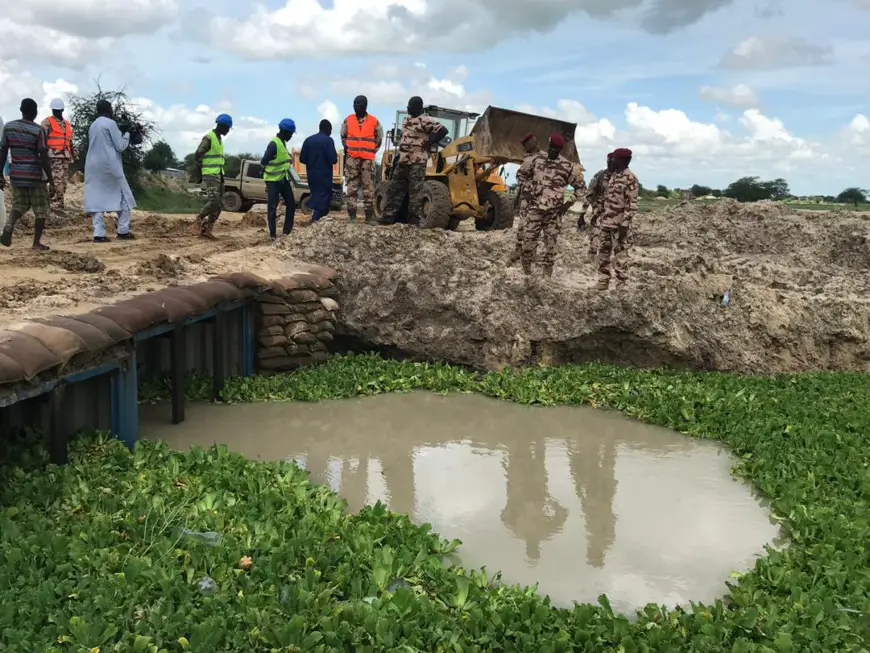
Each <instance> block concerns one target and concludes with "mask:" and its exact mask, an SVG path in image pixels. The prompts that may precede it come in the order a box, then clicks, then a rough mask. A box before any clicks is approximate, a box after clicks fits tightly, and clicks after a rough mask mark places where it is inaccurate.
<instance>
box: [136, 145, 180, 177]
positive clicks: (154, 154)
mask: <svg viewBox="0 0 870 653" xmlns="http://www.w3.org/2000/svg"><path fill="white" fill-rule="evenodd" d="M142 164H143V165H144V166H145V168H147V169H148V170H150V171H151V172H159V171H161V170H166V169H167V168H177V167H178V159H176V158H175V152H173V151H172V148H171V147H170V146H169V143H167V142H166V141H157V142H156V143H154V145H153V146H151V149H150V150H148V152H147V153H146V154H145V158H144V159H143V161H142Z"/></svg>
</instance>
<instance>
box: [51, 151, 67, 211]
mask: <svg viewBox="0 0 870 653" xmlns="http://www.w3.org/2000/svg"><path fill="white" fill-rule="evenodd" d="M48 161H49V163H50V164H51V181H52V182H53V183H54V194H53V195H52V196H51V197H50V198H49V201H50V203H51V210H52V211H54V212H55V213H57V212H60V211H63V208H64V204H63V198H64V195H66V185H67V181H68V180H69V166H70V160H69V159H65V158H63V157H59V156H54V157H51V158H49V160H48Z"/></svg>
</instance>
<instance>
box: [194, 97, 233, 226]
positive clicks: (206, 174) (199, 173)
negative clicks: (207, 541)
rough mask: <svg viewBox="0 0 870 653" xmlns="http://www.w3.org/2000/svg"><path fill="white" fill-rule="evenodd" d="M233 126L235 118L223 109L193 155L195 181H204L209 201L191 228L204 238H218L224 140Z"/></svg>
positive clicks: (203, 189) (222, 190)
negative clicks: (216, 225)
mask: <svg viewBox="0 0 870 653" xmlns="http://www.w3.org/2000/svg"><path fill="white" fill-rule="evenodd" d="M232 128H233V119H232V118H231V117H230V116H229V115H227V114H225V113H222V114H221V115H219V116H218V117H217V118H215V127H214V129H212V130H211V131H210V132H209V133H207V134H206V135H205V136H203V137H202V141H200V143H199V147H197V148H196V152H195V153H194V155H193V160H194V162H195V169H194V171H193V174H192V175H191V181H192V182H194V183H201V184H202V193H203V195H205V204H204V205H203V207H202V209H200V212H199V215H197V216H196V221H195V222H194V224H193V227H192V228H191V231H193V233H199V235H200V236H202V237H203V238H209V239H211V240H215V238H216V236H215V235H214V223H215V222H217V219H218V218H219V217H220V215H221V200H222V199H223V195H224V141H223V137H224V136H226V135H227V134H229V133H230V129H232Z"/></svg>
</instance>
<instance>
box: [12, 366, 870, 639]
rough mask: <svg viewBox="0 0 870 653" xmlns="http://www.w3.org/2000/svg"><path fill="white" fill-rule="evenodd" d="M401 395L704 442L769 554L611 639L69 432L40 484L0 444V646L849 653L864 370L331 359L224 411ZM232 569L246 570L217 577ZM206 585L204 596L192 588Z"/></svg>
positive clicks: (191, 469)
mask: <svg viewBox="0 0 870 653" xmlns="http://www.w3.org/2000/svg"><path fill="white" fill-rule="evenodd" d="M415 389H426V390H431V391H435V392H453V391H459V392H480V393H483V394H486V395H489V396H492V397H496V398H499V399H503V400H507V401H514V402H518V403H522V404H536V405H556V404H581V403H584V404H589V405H592V406H599V407H607V408H611V409H615V410H620V411H623V412H625V413H626V414H628V415H630V416H632V417H635V418H637V419H640V420H643V421H645V422H649V423H653V424H659V425H663V426H668V427H671V428H674V429H677V430H679V431H682V432H684V433H686V434H687V435H689V436H692V437H698V438H709V439H716V440H721V441H722V442H724V443H725V444H727V445H728V446H729V447H730V448H731V449H732V450H733V452H734V454H735V456H736V461H737V463H736V468H735V472H736V473H738V474H741V475H744V476H746V477H748V478H749V479H751V480H752V481H753V482H754V483H755V484H756V485H757V486H758V488H759V489H760V490H762V491H763V492H764V493H765V494H766V495H767V496H768V497H770V499H771V501H772V509H773V510H774V512H775V513H776V514H777V515H779V516H780V517H781V518H782V519H783V527H784V529H785V531H786V532H787V534H788V536H789V538H790V543H789V545H788V546H786V547H785V548H783V549H781V550H769V551H768V552H767V555H765V556H764V557H762V558H760V559H759V560H758V561H757V562H756V564H755V567H754V568H753V569H752V570H751V571H749V572H748V573H746V574H744V575H742V576H740V577H739V579H736V580H734V581H732V584H731V585H730V588H726V587H725V586H724V584H723V595H724V596H723V598H722V599H721V600H719V601H716V602H714V603H713V604H710V605H700V604H698V605H694V606H692V607H691V608H688V609H685V610H683V609H670V610H669V609H666V608H663V607H657V606H652V605H651V606H648V607H647V608H645V609H644V610H642V611H641V612H640V613H639V614H638V615H637V619H636V620H635V621H630V620H628V619H627V618H625V617H623V616H620V615H617V614H614V613H613V612H612V610H611V609H610V607H609V604H608V602H607V600H606V598H605V597H601V599H600V601H599V604H598V605H580V606H576V607H575V608H574V609H570V610H568V609H558V608H554V607H552V606H550V605H549V603H548V602H547V601H546V600H545V599H542V598H540V597H539V596H538V595H537V594H536V593H535V592H534V591H533V590H530V589H524V588H518V587H506V586H503V585H501V584H500V583H498V582H493V581H492V578H491V576H489V575H487V574H484V573H481V572H476V571H472V570H463V569H461V568H458V567H453V566H450V565H445V564H442V559H443V558H444V556H445V555H446V554H448V553H450V552H451V551H452V550H453V546H454V543H447V542H443V541H442V540H440V538H438V537H437V536H436V535H434V534H432V533H430V532H429V531H428V529H427V528H426V527H425V526H416V525H413V524H411V523H410V521H409V520H408V519H407V518H406V517H404V516H398V515H393V514H391V513H389V512H387V511H385V510H384V509H383V507H382V506H380V505H377V506H374V507H370V508H366V509H365V510H363V511H362V512H361V513H360V514H358V515H348V514H345V513H344V512H343V509H342V508H343V504H342V502H341V501H340V500H339V499H338V498H337V497H336V495H334V494H333V493H332V492H330V491H329V490H328V489H326V488H324V487H320V486H315V485H312V484H311V483H310V482H309V481H308V478H307V475H306V474H305V473H304V472H303V471H301V470H299V469H298V468H296V467H295V466H293V465H291V464H287V463H260V462H252V461H247V460H244V459H243V458H241V457H240V456H237V455H232V454H229V453H227V451H226V450H225V449H223V448H213V449H211V450H209V451H202V450H194V451H193V452H191V453H187V454H181V453H175V452H171V451H169V450H168V449H167V448H166V447H165V446H164V445H162V444H158V443H150V442H141V443H139V445H137V447H136V450H135V452H134V453H133V454H131V453H129V452H128V451H127V450H126V449H124V448H123V446H121V445H120V444H119V443H117V442H116V441H113V440H107V439H105V438H103V437H101V436H91V437H88V438H83V439H79V440H77V441H76V442H75V443H74V445H73V447H72V452H71V463H70V464H69V465H68V466H66V467H62V468H58V467H53V466H50V465H47V464H46V462H45V458H46V454H45V452H44V451H43V450H42V448H41V447H40V446H39V445H38V444H36V443H34V442H31V446H29V447H23V448H22V447H19V448H14V447H5V448H4V450H3V451H4V452H5V455H6V456H7V459H6V460H5V461H4V462H3V464H2V465H0V558H2V559H3V560H5V564H4V565H3V566H0V599H2V602H3V605H4V610H3V611H0V650H9V651H28V652H31V651H86V650H88V647H100V652H101V653H107V652H108V651H150V652H152V653H157V652H158V651H164V650H165V651H182V650H190V651H203V652H205V651H215V652H216V651H221V652H230V651H239V652H242V651H244V652H245V653H248V652H260V651H262V652H264V653H265V652H267V651H341V652H344V651H424V652H427V653H428V652H430V651H433V652H434V651H517V652H526V651H528V652H530V653H531V652H539V651H542V652H547V651H588V652H593V651H594V652H599V651H607V652H614V653H616V652H634V651H638V652H665V651H667V652H671V651H673V652H678V651H689V652H696V653H702V652H703V653H708V652H723V653H724V652H726V651H727V652H729V653H733V652H736V653H741V652H748V651H753V652H756V651H757V652H759V653H762V652H763V653H774V652H783V653H786V652H793V653H807V652H819V653H822V652H825V653H828V652H833V651H837V652H839V651H843V652H848V651H855V652H858V651H867V650H868V646H870V640H868V639H867V638H868V634H870V552H868V546H870V466H868V462H867V461H868V456H867V452H868V448H870V447H868V445H870V402H868V397H870V377H868V376H867V375H862V374H806V375H798V376H776V377H765V378H762V377H750V378H745V377H738V376H735V375H730V374H718V373H689V372H672V371H661V370H659V371H642V370H636V369H625V368H617V367H612V366H603V365H584V366H566V367H557V368H532V369H522V370H508V371H504V372H499V373H488V374H478V373H475V372H472V371H468V370H465V369H462V368H457V367H452V366H449V365H443V364H420V363H410V362H396V361H386V360H382V359H380V358H377V357H374V356H348V357H336V358H334V359H333V360H331V361H330V362H329V363H327V364H325V365H323V366H320V367H317V368H311V369H307V370H303V371H300V372H297V373H294V374H288V375H279V376H272V377H253V378H248V379H233V380H231V381H230V382H229V383H228V384H227V386H226V388H225V391H224V395H223V396H224V399H225V400H226V401H231V402H253V401H275V400H294V401H317V400H321V399H328V398H343V397H353V396H359V395H375V394H380V393H384V392H407V391H411V390H415ZM166 390H167V385H166V382H165V380H162V379H157V380H151V381H149V382H147V383H144V384H143V386H142V388H141V389H140V397H141V399H142V400H143V401H155V400H157V399H160V398H161V397H164V396H165V395H166ZM187 390H188V393H189V395H190V397H191V398H192V399H204V398H206V397H207V396H208V390H209V384H208V380H207V379H204V378H201V377H198V378H192V379H189V381H188V386H187ZM252 428H254V425H252ZM255 430H256V429H255V428H254V431H253V432H255ZM663 509H666V507H663ZM183 527H186V528H188V529H191V530H193V531H214V532H216V533H219V534H220V536H221V537H220V542H218V543H217V544H216V545H214V546H211V545H210V544H209V543H207V542H202V541H198V540H196V539H194V538H191V537H188V536H185V535H184V534H183V531H182V528H183ZM460 550H461V549H460ZM246 555H247V556H250V557H251V558H252V560H253V567H252V568H251V569H250V570H249V571H244V570H242V569H240V568H239V566H240V565H239V560H240V558H242V556H246ZM205 576H208V577H210V578H211V579H213V580H214V583H215V589H216V591H215V593H214V594H213V595H206V594H203V593H202V592H201V591H200V590H199V589H198V586H197V584H198V582H199V581H200V580H201V579H202V578H203V577H205ZM399 581H401V582H399Z"/></svg>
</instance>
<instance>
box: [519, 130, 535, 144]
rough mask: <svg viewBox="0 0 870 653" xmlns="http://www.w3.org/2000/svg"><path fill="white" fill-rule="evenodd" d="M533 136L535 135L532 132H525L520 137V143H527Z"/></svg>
mask: <svg viewBox="0 0 870 653" xmlns="http://www.w3.org/2000/svg"><path fill="white" fill-rule="evenodd" d="M534 137H535V135H534V134H533V133H532V132H529V133H528V134H526V135H525V136H523V137H522V138H521V139H520V143H527V142H528V141H530V140H532V139H533V138H534Z"/></svg>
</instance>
